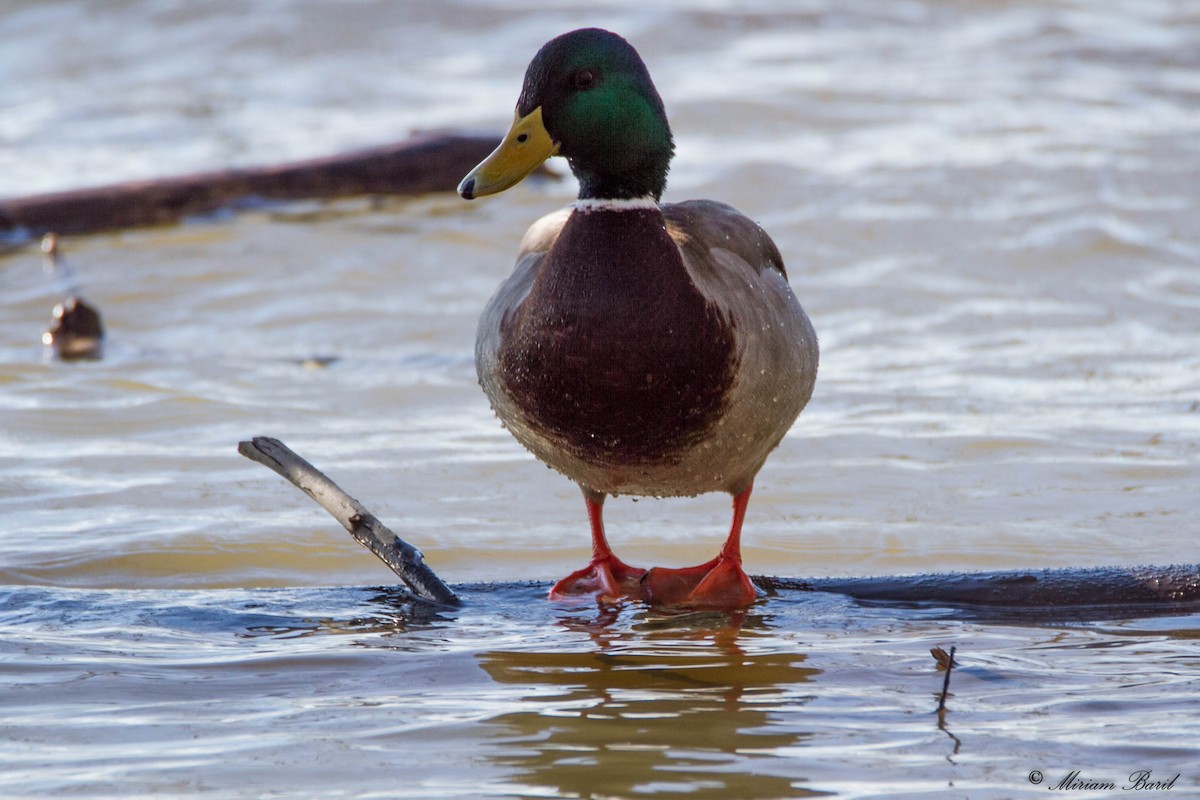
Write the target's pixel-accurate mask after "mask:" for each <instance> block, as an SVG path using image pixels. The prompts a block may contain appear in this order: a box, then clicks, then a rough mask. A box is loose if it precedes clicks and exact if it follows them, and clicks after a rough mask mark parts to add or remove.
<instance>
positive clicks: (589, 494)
mask: <svg viewBox="0 0 1200 800" xmlns="http://www.w3.org/2000/svg"><path fill="white" fill-rule="evenodd" d="M580 488H583V487H580ZM604 497H605V496H604V495H603V494H601V493H599V492H594V491H592V490H591V489H583V499H584V502H585V503H587V511H588V522H590V523H591V526H592V560H591V563H589V564H588V565H587V566H586V567H584V568H583V569H581V570H576V571H575V572H572V573H571V574H570V575H568V576H567V577H565V578H563V579H562V580H561V581H559V582H558V583H556V584H554V586H553V588H551V589H550V598H551V599H560V598H564V597H579V596H581V595H583V596H589V595H590V596H595V597H597V598H598V599H600V600H606V601H611V600H617V599H619V598H622V597H638V596H639V586H640V584H641V580H642V576H643V575H645V574H646V570H644V569H639V568H637V567H631V566H629V565H628V564H626V563H624V562H623V561H621V560H620V559H619V558H617V557H616V556H615V555H613V551H612V548H610V547H609V546H608V539H607V537H605V535H604Z"/></svg>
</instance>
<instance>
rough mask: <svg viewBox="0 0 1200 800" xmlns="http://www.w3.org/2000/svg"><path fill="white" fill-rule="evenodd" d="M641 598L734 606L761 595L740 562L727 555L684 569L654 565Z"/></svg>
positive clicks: (663, 602) (658, 603)
mask: <svg viewBox="0 0 1200 800" xmlns="http://www.w3.org/2000/svg"><path fill="white" fill-rule="evenodd" d="M641 590H642V593H641V598H642V599H643V600H645V601H646V602H647V603H650V604H651V605H655V606H663V607H668V608H673V607H678V608H697V609H735V608H744V607H745V606H748V605H750V604H751V603H753V602H754V601H755V600H756V599H758V589H757V588H756V587H755V586H754V584H753V582H751V580H750V578H749V576H748V575H746V572H745V571H744V570H743V569H742V565H741V562H740V561H739V560H737V559H733V558H728V557H726V556H718V557H716V558H714V559H713V560H712V561H708V562H705V563H703V564H698V565H696V566H694V567H684V568H682V569H666V568H663V567H654V568H653V569H650V570H648V571H647V572H646V574H645V576H644V577H643V578H642V584H641Z"/></svg>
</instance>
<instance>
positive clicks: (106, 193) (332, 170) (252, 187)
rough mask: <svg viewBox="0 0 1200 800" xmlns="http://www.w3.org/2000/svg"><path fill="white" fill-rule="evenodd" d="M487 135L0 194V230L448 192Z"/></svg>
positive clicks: (489, 139)
mask: <svg viewBox="0 0 1200 800" xmlns="http://www.w3.org/2000/svg"><path fill="white" fill-rule="evenodd" d="M498 141H499V139H498V138H497V137H495V136H482V135H472V134H466V133H445V132H442V133H426V134H419V135H416V136H413V137H412V138H410V139H407V140H405V141H402V142H398V143H395V144H390V145H383V146H380V147H371V148H367V149H364V150H358V151H355V152H351V153H345V154H343V155H337V156H329V157H325V158H314V159H309V160H306V161H296V162H292V163H288V164H282V165H279V166H274V167H251V168H246V169H228V170H219V171H215V172H202V173H196V174H193V175H182V176H179V177H174V178H161V179H155V180H143V181H129V182H127V183H118V184H113V185H110V186H99V187H95V188H91V189H77V190H73V191H66V192H55V193H52V194H41V195H34V196H30V197H19V198H12V199H0V233H3V232H9V233H17V232H19V233H21V234H23V235H25V236H28V237H30V238H32V237H37V236H41V235H43V234H45V233H48V232H50V231H54V232H57V233H59V234H79V233H93V232H96V231H102V230H113V229H118V228H132V227H140V226H146V225H161V224H165V223H170V222H177V221H178V220H180V219H182V218H183V217H187V216H194V215H199V214H209V213H212V212H214V211H217V210H218V209H221V208H225V207H228V206H231V205H233V204H235V203H237V202H239V201H243V200H246V199H247V198H261V199H265V200H299V199H308V198H326V199H328V198H337V197H352V196H355V195H413V194H424V193H427V192H441V191H453V189H454V187H455V186H456V185H457V184H458V181H459V180H461V179H462V176H463V175H465V174H467V172H468V171H469V170H470V169H471V168H472V167H474V166H475V165H476V164H478V163H479V162H480V161H482V160H483V159H484V158H485V157H486V156H487V155H488V153H490V152H491V151H492V149H493V148H495V146H496V144H497V142H498Z"/></svg>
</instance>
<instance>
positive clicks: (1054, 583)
mask: <svg viewBox="0 0 1200 800" xmlns="http://www.w3.org/2000/svg"><path fill="white" fill-rule="evenodd" d="M238 452H240V453H241V454H242V455H244V456H246V457H247V458H250V459H252V460H254V461H258V462H259V463H261V464H265V465H266V466H268V467H270V468H271V469H273V470H274V471H275V472H277V473H279V474H280V475H282V476H283V477H285V478H287V479H288V480H289V481H291V482H292V483H293V484H295V485H296V486H297V487H299V488H300V489H303V490H304V491H305V492H306V493H307V494H308V495H309V496H310V497H312V498H313V499H314V500H316V501H317V502H318V503H319V504H320V505H321V506H322V507H324V508H325V509H326V510H328V511H329V512H330V513H331V514H333V516H334V517H336V518H337V519H338V520H339V521H341V522H342V524H343V525H344V526H345V528H346V530H348V531H350V533H351V535H352V536H354V538H355V539H356V540H357V541H358V542H359V543H361V544H362V545H363V546H364V547H366V548H367V549H369V550H370V551H371V552H372V553H374V554H375V555H376V556H377V557H378V558H379V559H380V560H381V561H383V563H385V564H387V566H388V567H390V568H391V569H392V571H393V572H395V573H396V574H397V575H398V576H399V577H400V579H401V580H402V581H404V583H405V584H406V585H407V586H408V587H409V589H410V590H411V591H412V592H413V593H414V594H415V595H417V596H418V597H422V598H425V599H427V600H431V601H433V602H436V603H441V604H443V605H458V604H459V598H458V597H457V595H455V593H454V592H453V591H452V590H451V589H450V587H449V586H447V585H446V584H445V583H443V582H442V580H441V579H440V578H438V577H437V575H436V574H434V572H433V570H432V569H430V568H429V567H428V566H427V565H426V564H425V562H424V558H423V557H422V555H421V552H420V551H419V550H417V549H416V548H415V547H413V546H412V545H410V544H408V543H407V542H405V541H404V540H403V539H400V538H399V537H398V536H396V535H395V534H394V533H392V532H391V531H390V530H388V529H387V528H386V527H384V525H383V524H382V523H381V522H379V520H377V519H376V518H375V517H374V516H372V515H371V514H370V513H369V512H368V511H367V510H366V509H365V508H364V507H363V506H362V505H361V504H359V503H358V502H357V501H356V500H354V499H353V498H351V497H350V496H349V495H347V494H346V493H345V492H343V491H342V490H341V489H340V488H338V486H337V485H336V484H335V483H334V482H333V481H332V480H330V479H329V478H328V477H326V476H325V475H324V474H322V473H321V472H320V471H318V470H317V469H316V468H315V467H313V466H312V465H311V464H309V463H308V462H307V461H305V460H304V459H302V458H300V456H298V455H296V454H295V453H293V452H292V451H291V450H289V449H288V448H287V446H286V445H284V444H283V443H282V442H280V441H278V440H277V439H270V438H267V437H256V438H255V439H253V440H251V441H248V442H242V443H240V444H239V445H238ZM753 581H754V582H755V583H756V584H757V585H758V586H759V587H760V588H761V589H763V590H764V591H765V592H766V593H767V595H768V596H770V595H780V594H783V593H788V592H828V593H831V594H841V595H846V596H849V597H852V598H854V599H856V600H859V601H862V602H867V603H872V602H874V603H900V604H908V605H913V606H921V607H938V606H946V607H949V608H952V609H955V610H957V611H962V612H965V613H966V614H967V615H968V616H969V615H970V614H971V613H972V612H976V613H979V614H982V615H987V616H991V617H996V616H1001V617H1019V618H1029V617H1034V618H1038V617H1044V618H1055V619H1061V618H1064V617H1075V616H1080V617H1089V618H1090V617H1097V616H1104V617H1116V616H1122V617H1127V616H1140V615H1149V614H1164V613H1182V612H1187V611H1197V610H1200V565H1196V564H1175V565H1171V566H1165V567H1155V566H1142V567H1097V568H1090V569H1048V570H1036V571H1014V572H985V573H955V574H936V573H935V574H926V575H897V576H888V577H865V578H815V579H808V580H805V579H799V578H777V577H772V576H766V575H756V576H753ZM547 588H549V585H548V584H547Z"/></svg>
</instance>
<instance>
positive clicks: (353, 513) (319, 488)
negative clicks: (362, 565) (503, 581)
mask: <svg viewBox="0 0 1200 800" xmlns="http://www.w3.org/2000/svg"><path fill="white" fill-rule="evenodd" d="M238 452H239V453H241V454H242V455H244V456H245V457H246V458H249V459H250V460H252V461H257V462H258V463H259V464H262V465H264V466H266V467H270V468H271V469H272V470H274V471H275V472H277V473H279V474H280V475H282V476H283V477H284V478H286V479H287V480H288V481H290V482H291V483H292V484H293V485H295V486H296V487H297V488H299V489H301V490H302V491H303V492H304V493H305V494H307V495H308V496H309V497H311V498H312V499H313V500H315V501H316V502H317V504H318V505H320V506H321V508H323V509H325V510H326V511H328V512H329V513H330V514H331V515H333V518H334V519H336V520H337V521H338V522H340V523H342V525H343V526H344V527H345V528H346V530H348V531H349V532H350V535H351V536H353V537H354V538H355V539H356V540H357V541H358V542H359V544H361V545H363V546H364V547H366V548H367V549H368V550H370V551H371V552H372V553H374V554H375V555H376V556H377V557H378V558H379V559H380V560H381V561H383V563H385V564H387V565H388V566H389V567H391V569H392V571H393V572H395V573H396V574H397V575H399V576H400V580H402V581H404V583H405V584H406V585H407V586H408V588H409V589H411V590H412V592H413V594H415V595H416V596H418V597H421V598H424V599H426V600H429V601H431V602H434V603H439V604H441V605H450V606H454V605H459V599H458V596H457V595H456V594H454V592H453V591H452V590H451V589H450V587H449V586H447V585H446V584H445V583H443V582H442V579H441V578H439V577H438V576H437V575H436V574H435V573H434V571H433V570H432V569H430V568H429V566H428V565H427V564H426V563H425V557H424V556H423V555H422V554H421V551H420V550H418V549H417V548H415V547H413V546H412V545H411V544H409V543H408V542H406V541H404V540H403V539H401V538H400V537H399V536H397V535H396V534H394V533H392V531H390V530H388V528H387V527H385V526H384V524H383V523H382V522H380V521H379V520H378V519H376V518H375V516H374V515H373V514H371V512H369V511H367V509H366V508H365V507H364V506H363V505H362V504H361V503H359V502H358V501H357V500H355V499H354V498H353V497H351V496H350V495H348V494H346V493H345V492H344V491H342V489H341V488H340V487H339V486H338V485H337V484H336V483H334V482H333V481H331V480H330V479H329V478H327V477H326V476H325V475H324V474H323V473H322V472H321V471H320V470H318V469H317V468H316V467H314V466H313V465H312V464H310V463H308V462H307V461H305V460H304V459H303V458H301V457H300V456H298V455H296V454H295V453H294V452H292V451H291V450H290V449H288V447H287V446H286V445H284V444H283V442H281V441H279V440H278V439H271V438H269V437H266V436H258V437H255V438H254V439H252V440H250V441H248V442H240V443H239V444H238Z"/></svg>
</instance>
